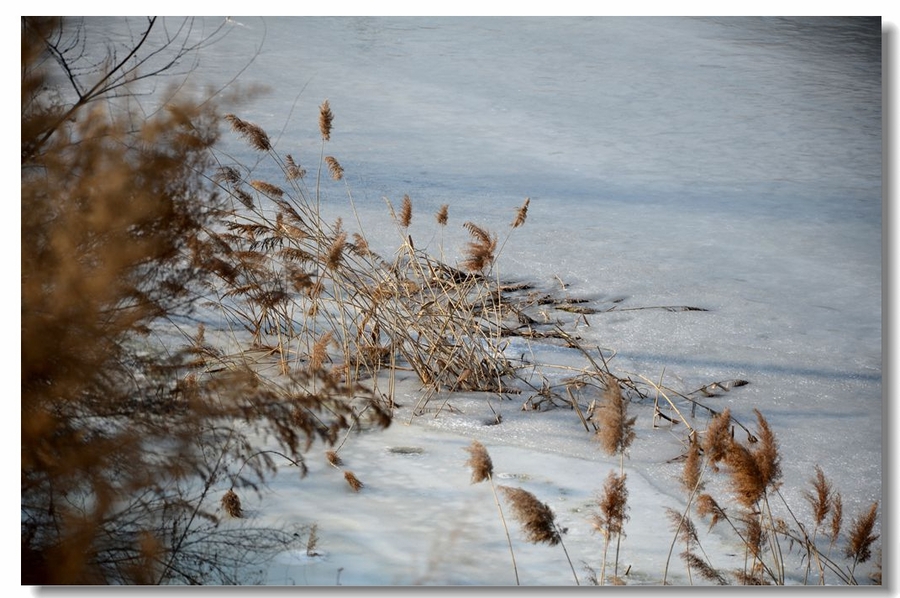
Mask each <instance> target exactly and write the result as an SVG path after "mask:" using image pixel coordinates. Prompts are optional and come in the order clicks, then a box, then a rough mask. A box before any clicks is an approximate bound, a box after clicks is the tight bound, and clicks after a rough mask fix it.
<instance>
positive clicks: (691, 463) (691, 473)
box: [681, 434, 705, 494]
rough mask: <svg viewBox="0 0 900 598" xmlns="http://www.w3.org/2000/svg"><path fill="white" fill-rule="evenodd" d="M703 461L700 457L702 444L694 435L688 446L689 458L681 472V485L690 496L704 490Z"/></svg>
mask: <svg viewBox="0 0 900 598" xmlns="http://www.w3.org/2000/svg"><path fill="white" fill-rule="evenodd" d="M702 461H703V460H702V459H701V457H700V444H699V443H698V442H697V437H696V435H694V434H692V435H691V438H690V445H689V446H688V452H687V458H686V459H685V460H684V468H683V469H682V472H681V485H682V486H683V487H684V489H685V490H687V492H688V494H693V493H694V492H699V491H700V490H703V488H704V486H705V484H704V483H703V482H702V480H701V472H702Z"/></svg>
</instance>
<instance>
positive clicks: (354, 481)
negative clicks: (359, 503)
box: [344, 471, 363, 492]
mask: <svg viewBox="0 0 900 598" xmlns="http://www.w3.org/2000/svg"><path fill="white" fill-rule="evenodd" d="M344 479H345V480H347V484H349V485H350V489H351V490H353V491H354V492H359V491H360V490H361V489H362V487H363V483H362V482H360V481H359V478H357V477H356V476H355V475H353V472H352V471H345V472H344Z"/></svg>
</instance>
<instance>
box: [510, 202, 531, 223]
mask: <svg viewBox="0 0 900 598" xmlns="http://www.w3.org/2000/svg"><path fill="white" fill-rule="evenodd" d="M529 203H531V199H530V198H528V197H526V198H525V203H523V204H522V206H521V207H520V208H519V209H518V210H517V211H516V218H515V220H513V223H512V227H513V228H519V227H520V226H522V225H523V224H525V219H526V218H527V217H528V204H529Z"/></svg>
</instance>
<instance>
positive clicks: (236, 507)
mask: <svg viewBox="0 0 900 598" xmlns="http://www.w3.org/2000/svg"><path fill="white" fill-rule="evenodd" d="M222 508H223V509H225V512H226V513H228V515H229V516H231V517H235V518H238V519H239V518H241V517H243V516H244V511H243V509H242V508H241V499H240V498H239V497H238V495H237V494H236V493H235V492H234V490H232V489H229V490H228V492H226V493H225V494H224V495H223V496H222Z"/></svg>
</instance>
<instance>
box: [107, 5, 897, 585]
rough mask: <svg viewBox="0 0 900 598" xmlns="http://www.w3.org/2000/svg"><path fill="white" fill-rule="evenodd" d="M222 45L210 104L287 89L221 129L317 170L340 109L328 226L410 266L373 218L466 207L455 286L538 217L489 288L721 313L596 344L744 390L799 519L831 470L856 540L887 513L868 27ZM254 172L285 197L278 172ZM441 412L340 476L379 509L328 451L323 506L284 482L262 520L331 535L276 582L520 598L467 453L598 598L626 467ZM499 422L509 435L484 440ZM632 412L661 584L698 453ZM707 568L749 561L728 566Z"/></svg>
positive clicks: (376, 24) (382, 442) (582, 445)
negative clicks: (479, 452)
mask: <svg viewBox="0 0 900 598" xmlns="http://www.w3.org/2000/svg"><path fill="white" fill-rule="evenodd" d="M220 21H221V19H216V18H212V17H208V18H206V19H205V21H204V26H205V27H209V28H212V27H214V26H217V25H218V24H219V23H220ZM108 25H109V24H108V23H106V22H97V26H100V27H107V26H108ZM229 26H230V27H231V28H232V29H231V31H230V32H229V33H228V35H227V36H226V37H225V38H224V39H223V40H222V41H220V42H219V43H218V44H216V45H215V46H214V47H213V48H212V51H208V52H205V53H204V54H202V55H201V60H200V63H199V65H198V68H197V69H196V71H195V73H194V78H195V80H196V81H198V82H203V83H213V84H219V85H224V84H226V83H228V82H229V81H231V79H232V78H233V77H234V76H235V75H236V74H237V73H238V71H240V69H242V68H243V67H244V66H245V65H247V63H248V62H249V61H250V60H251V58H252V62H250V64H249V66H248V67H247V68H246V70H243V71H242V72H241V73H240V77H239V78H238V79H237V81H238V83H239V84H240V85H243V86H247V87H250V86H254V85H263V86H266V87H267V88H268V91H267V92H266V93H264V94H261V95H259V96H256V97H253V98H252V99H247V100H244V101H241V102H239V103H238V105H237V106H235V107H233V108H232V109H231V110H232V111H233V112H235V113H237V114H238V115H239V116H240V117H241V118H243V119H245V120H248V121H252V122H254V123H257V124H259V125H260V126H262V127H263V128H264V129H266V130H267V131H268V133H269V135H270V137H272V139H273V140H276V149H277V150H278V151H279V152H281V153H283V154H284V153H291V154H293V155H294V156H295V157H299V159H301V160H306V161H307V162H308V163H315V162H316V161H317V160H318V155H319V154H318V152H319V148H320V141H319V137H318V129H317V127H316V122H317V117H318V107H319V105H320V103H321V102H322V101H323V100H324V99H326V98H327V99H328V100H329V103H330V105H331V108H332V110H333V111H334V114H335V120H334V131H333V134H332V141H331V142H330V143H329V146H328V152H329V153H330V154H332V155H334V156H336V157H338V159H339V160H340V162H341V164H342V166H343V168H344V170H345V179H344V181H341V182H334V181H328V182H327V183H323V185H325V187H324V191H325V193H326V195H327V197H328V198H329V199H328V201H327V203H326V205H325V206H324V210H325V211H326V212H328V213H333V214H335V215H339V214H343V215H344V220H345V222H346V223H347V225H348V228H351V223H355V220H354V219H352V218H351V213H350V212H349V202H348V200H347V198H348V190H349V192H350V193H351V194H352V197H353V200H354V205H355V207H356V209H357V210H358V212H359V214H360V218H361V220H362V222H363V223H364V225H365V232H366V234H367V235H368V236H369V237H370V239H371V242H372V243H373V244H375V245H376V247H378V246H379V245H380V247H381V248H383V249H384V250H385V253H388V254H390V251H391V250H390V248H391V247H395V246H396V245H397V244H398V242H399V239H398V238H397V236H396V230H395V229H394V227H393V224H392V223H391V220H390V217H389V214H388V212H387V209H386V206H385V202H384V200H383V198H384V197H388V198H389V199H390V200H391V201H392V202H394V203H395V205H396V204H397V203H398V202H399V200H400V198H402V196H403V195H404V194H408V195H409V196H410V197H411V199H412V202H413V207H414V214H415V217H414V220H413V224H412V226H411V227H410V234H411V235H412V237H413V238H414V239H416V242H417V243H416V245H417V247H421V248H425V249H429V250H435V249H436V247H437V243H438V240H437V236H436V235H437V234H438V233H437V232H436V229H437V227H436V226H435V225H434V224H433V223H434V220H433V214H434V213H435V212H436V211H437V209H438V207H439V206H440V205H442V204H445V203H446V204H449V205H450V225H448V227H447V231H446V236H445V237H444V238H443V243H444V246H445V247H447V248H448V251H450V253H448V260H449V261H451V262H452V261H453V260H454V259H458V258H459V254H458V253H457V254H456V255H454V254H453V253H452V251H453V249H452V248H454V247H457V248H458V247H460V246H461V245H462V244H463V243H464V242H465V240H466V232H465V230H464V229H463V228H462V226H461V225H462V223H463V222H464V221H466V220H471V221H473V222H476V223H478V224H479V225H483V226H485V227H487V228H489V229H495V230H500V229H502V228H503V227H506V226H507V225H508V223H509V221H510V220H511V219H512V216H513V215H514V213H515V210H516V208H518V207H519V205H521V203H522V201H523V199H524V198H525V197H530V198H531V204H530V208H529V212H528V221H527V223H526V224H525V226H524V227H522V228H521V229H520V230H516V231H514V234H513V235H512V236H511V237H510V239H509V241H508V242H507V244H506V245H505V247H504V249H503V253H502V255H501V256H500V259H499V261H498V263H497V265H496V269H497V272H499V274H500V276H501V277H503V278H505V279H510V280H522V281H530V282H534V283H536V284H538V285H544V286H546V287H548V288H549V287H553V286H554V285H556V286H558V285H559V284H560V283H563V284H565V285H566V292H568V293H570V294H571V295H573V296H576V297H581V298H587V299H590V300H592V301H593V302H594V304H596V305H599V306H609V305H614V304H615V305H620V306H622V307H646V306H666V305H682V306H695V307H699V308H703V309H704V310H707V311H689V312H669V311H664V310H634V311H625V310H615V311H611V312H606V313H598V314H593V315H588V316H586V317H585V320H584V322H583V323H582V325H581V326H580V327H579V329H578V332H579V334H581V335H582V337H583V338H584V339H585V345H586V346H597V347H601V348H603V350H604V352H605V354H606V355H609V356H612V355H614V357H612V360H611V362H610V367H611V369H612V370H614V371H615V372H618V373H621V374H623V375H627V374H631V375H634V376H635V377H636V376H639V375H642V376H646V377H647V378H649V379H652V380H654V381H657V382H659V381H663V382H664V383H665V384H666V385H668V386H670V387H673V388H677V389H680V390H681V391H682V392H685V393H687V392H690V391H693V390H695V389H697V388H699V387H701V386H703V385H705V384H708V383H711V382H715V381H720V380H732V379H743V380H747V381H749V382H750V384H749V385H747V386H742V387H740V388H735V389H733V390H732V391H731V392H729V393H725V394H723V395H722V396H719V397H716V398H711V399H709V404H710V406H711V407H714V408H715V409H723V408H725V407H728V408H730V409H731V411H732V414H733V415H734V416H735V417H736V418H738V419H739V420H741V421H744V422H747V423H753V422H754V421H755V419H754V416H753V409H759V410H760V411H761V412H762V413H763V414H764V415H765V417H766V418H767V419H768V421H769V423H770V425H771V426H772V427H773V430H774V432H775V434H776V435H777V437H778V439H779V442H780V445H781V448H782V454H783V455H784V460H783V461H784V462H783V469H784V478H785V482H786V483H785V485H784V488H783V489H782V492H783V494H784V495H785V498H786V500H787V501H788V502H789V503H790V504H792V505H796V508H797V509H798V510H799V511H802V512H803V513H806V512H807V510H808V505H807V504H806V502H805V500H804V498H803V493H804V492H805V491H807V490H808V489H809V487H808V485H807V481H808V480H809V479H810V478H812V476H813V475H814V466H815V465H816V464H818V465H820V466H821V467H822V468H823V470H824V471H825V473H826V474H827V475H828V476H829V477H830V478H832V479H833V481H834V484H835V487H836V489H839V490H840V492H841V493H842V495H843V498H844V505H845V512H846V513H848V514H852V515H855V514H856V513H857V512H859V511H860V510H861V509H863V508H866V507H868V505H870V504H871V503H872V502H873V501H879V504H880V505H882V504H883V503H882V502H881V501H882V490H883V486H882V480H883V467H882V441H883V425H885V423H884V422H885V420H884V418H883V414H884V409H883V404H882V401H883V395H882V307H883V306H882V253H881V249H882V178H881V172H882V155H881V151H882V137H881V131H882V122H881V114H882V106H881V27H880V22H879V21H878V20H874V21H871V20H860V19H818V18H814V19H786V18H760V19H757V18H753V19H745V18H583V19H575V18H478V19H465V18H350V17H341V18H277V19H276V18H249V17H248V18H243V17H241V18H238V17H235V18H234V19H233V20H232V21H231V22H230V23H229ZM257 51H258V55H255V54H256V53H257ZM254 55H255V58H253V57H254ZM226 144H227V145H228V146H229V148H230V150H231V151H232V152H233V153H234V154H235V156H236V157H237V159H238V160H239V161H243V162H244V163H247V162H246V161H247V160H251V159H255V158H251V157H250V156H249V152H247V151H246V150H244V149H243V148H242V144H241V143H240V142H238V141H237V140H234V139H229V136H228V135H226ZM241 152H244V153H241ZM255 174H257V175H258V176H259V177H260V178H264V177H266V176H272V177H273V178H274V177H275V176H277V175H276V174H275V171H274V170H273V169H272V166H271V165H269V164H267V163H265V162H263V163H260V165H259V166H258V169H257V173H255ZM523 350H524V349H523ZM533 350H534V351H535V352H536V353H538V354H540V355H542V356H544V357H546V358H547V359H550V360H553V359H560V360H562V361H565V360H566V359H569V358H570V357H569V356H567V355H565V354H564V353H565V352H564V351H563V350H561V349H554V348H549V349H548V348H541V347H537V348H536V349H533ZM418 392H419V391H418V388H417V385H416V384H415V382H414V381H413V380H406V381H401V384H400V386H399V390H398V393H399V394H400V396H399V397H398V400H399V402H400V403H401V404H404V405H406V407H407V409H408V408H410V407H412V405H414V404H415V403H416V401H417V393H418ZM449 403H450V404H451V405H453V406H454V407H455V409H454V410H452V411H451V410H444V411H442V412H441V413H440V414H438V415H437V416H432V415H428V416H420V417H411V416H410V414H409V412H408V411H403V410H401V411H400V412H398V414H397V418H396V420H395V423H394V425H392V426H391V428H389V429H388V430H387V431H385V432H383V433H371V434H362V435H359V436H357V435H352V436H350V437H349V438H348V440H347V442H346V444H345V446H344V447H343V449H342V455H343V458H344V460H345V461H346V462H347V463H348V467H350V468H351V469H353V470H354V471H355V472H356V474H357V475H358V476H359V477H360V478H361V479H362V480H363V481H364V482H365V483H366V488H365V489H364V490H363V492H361V493H359V494H353V493H351V492H349V490H348V489H347V486H346V483H345V482H344V480H343V479H342V478H340V476H339V475H337V474H336V473H335V472H334V471H333V470H331V469H330V468H329V467H328V466H327V464H325V462H324V459H322V458H320V456H319V455H320V453H321V450H324V449H322V448H321V447H316V448H315V449H314V451H313V452H312V453H311V455H310V467H311V469H312V471H311V474H310V476H309V477H308V478H306V479H303V480H299V479H297V477H296V476H295V475H292V472H291V471H290V470H289V469H288V468H286V470H285V471H284V472H283V473H281V474H279V476H278V477H277V478H276V479H275V480H273V482H272V485H271V492H270V493H268V494H266V495H264V496H263V497H262V500H261V502H260V503H259V505H258V507H256V508H257V511H256V512H257V513H258V516H259V517H260V518H261V519H262V520H263V521H267V522H291V523H297V522H299V523H305V524H311V523H316V525H317V529H318V534H319V536H320V538H321V542H320V546H321V555H320V556H317V557H307V556H306V555H305V554H302V555H301V554H296V555H294V554H284V555H281V556H280V557H279V558H277V559H275V560H274V561H273V562H272V563H271V565H272V566H271V569H270V570H267V571H264V572H261V573H260V576H259V578H258V580H259V581H261V582H264V583H272V584H287V585H292V584H315V585H332V584H336V583H341V584H347V585H351V584H355V585H380V584H398V585H406V584H414V583H433V584H478V585H481V584H486V585H493V584H511V583H514V578H513V577H512V570H511V567H510V564H509V560H508V559H509V554H508V548H507V546H506V542H505V537H504V535H503V530H502V527H500V524H499V520H498V517H497V512H496V507H495V505H494V504H493V497H492V495H491V493H490V490H489V488H488V487H486V486H485V485H484V484H480V485H470V484H469V477H470V472H469V471H468V469H467V468H466V467H465V461H466V458H467V454H466V453H465V452H464V451H463V450H462V449H463V448H464V447H465V446H467V445H468V444H469V442H470V441H471V440H472V439H478V440H480V441H481V442H483V443H484V444H485V446H486V447H487V448H488V450H489V451H490V453H491V456H492V457H493V459H494V463H495V467H496V468H497V472H498V478H499V479H498V481H499V482H500V483H517V484H520V485H521V486H522V487H524V488H526V489H528V490H529V491H532V492H533V493H534V494H535V495H536V496H538V497H539V498H541V499H542V500H544V501H546V502H547V503H548V504H549V505H550V506H551V507H552V508H553V509H554V511H555V512H556V513H557V516H558V517H559V519H560V520H561V521H562V522H563V523H564V525H566V526H567V527H568V528H569V530H570V531H569V533H568V534H567V535H566V539H565V541H566V547H567V549H568V551H569V553H570V555H571V556H572V560H573V561H574V563H575V567H576V569H577V570H578V571H579V576H580V577H581V581H582V582H584V569H583V567H582V564H583V563H587V564H589V565H590V566H592V567H595V568H599V558H600V554H601V553H600V550H601V548H602V539H601V538H600V537H599V536H598V535H596V534H591V533H590V527H589V524H588V523H587V519H588V518H589V511H590V505H589V503H590V501H591V500H592V498H593V497H594V496H595V494H596V493H597V492H598V491H599V490H600V488H601V487H602V484H603V481H604V479H605V477H606V474H607V472H608V471H610V470H611V469H613V468H616V467H617V466H618V462H617V460H616V459H613V458H609V457H606V456H604V455H603V454H602V453H601V452H600V451H599V450H597V448H596V445H595V444H594V443H592V441H591V440H590V438H589V436H587V435H586V434H585V431H584V428H583V427H582V426H581V423H580V422H579V421H578V419H577V417H576V416H575V414H574V413H573V412H571V411H567V410H555V411H552V412H546V413H538V412H525V411H522V410H521V406H522V403H521V400H518V399H516V398H513V399H509V400H504V401H500V400H498V399H497V398H496V397H491V398H487V399H486V398H484V397H473V396H461V397H458V398H451V399H450V400H449ZM495 412H499V413H502V415H503V423H502V424H500V425H497V426H485V425H483V421H484V419H485V418H486V417H489V416H492V414H493V413H495ZM632 413H633V414H634V415H637V416H638V420H637V434H638V436H637V439H636V441H635V443H634V445H633V448H632V450H631V454H630V458H628V459H626V461H625V470H626V472H627V473H628V476H629V477H628V483H629V490H630V495H629V505H630V508H631V511H630V515H631V519H630V521H629V522H628V524H627V526H626V533H627V538H626V539H625V540H624V541H623V543H622V555H621V557H620V562H621V563H624V564H627V565H629V566H630V567H631V569H630V573H629V576H628V577H626V580H627V581H628V583H633V584H641V583H645V584H654V583H660V581H661V579H662V574H663V568H664V566H665V561H666V556H667V553H668V550H669V540H670V538H671V535H670V533H669V532H668V531H667V530H668V527H667V521H666V519H665V514H664V511H665V508H666V507H672V508H675V509H679V508H681V507H683V504H684V496H683V493H682V492H680V490H679V489H678V483H677V479H676V478H677V476H678V473H679V471H680V464H679V463H673V462H670V460H671V459H674V458H676V457H677V456H678V455H679V454H681V452H682V449H683V446H682V442H681V441H682V440H683V434H682V432H683V430H680V429H678V428H672V429H669V428H666V427H662V428H656V429H654V427H653V425H652V421H651V420H652V408H651V406H650V405H634V407H633V411H632ZM697 424H698V426H699V427H700V428H701V429H702V428H704V427H705V420H704V419H703V417H702V416H701V415H699V414H698V416H697ZM397 447H401V448H402V447H413V448H415V449H416V450H415V451H407V452H404V451H402V450H401V451H397V450H392V449H396V448H397ZM504 476H505V477H504ZM249 508H250V510H251V512H253V511H252V509H253V507H249ZM882 513H883V509H882V507H879V515H880V516H881V514H882ZM879 526H880V520H879ZM511 531H513V541H514V543H515V546H516V550H517V553H516V554H517V559H518V561H519V570H520V574H521V576H522V580H521V581H522V583H523V584H531V585H556V584H560V585H563V584H571V583H573V579H572V572H571V570H570V569H569V567H568V564H567V563H566V561H565V558H564V555H563V554H562V552H561V551H559V550H558V549H557V548H550V547H546V546H532V545H529V544H527V543H526V542H524V540H522V538H521V536H520V535H517V534H518V532H517V530H511ZM876 531H878V532H879V533H880V531H881V530H880V527H879V529H878V530H876ZM709 542H710V547H712V550H713V552H714V553H716V554H721V555H727V554H732V553H733V548H734V547H729V546H727V545H726V544H723V543H724V542H726V540H724V539H722V538H718V537H715V536H714V537H711V538H710V540H709ZM716 548H718V550H716ZM723 558H726V557H724V556H723ZM675 560H676V561H677V559H675ZM672 568H673V570H674V572H672V573H670V581H673V580H674V582H675V583H687V579H686V577H685V576H684V567H683V565H681V564H679V563H673V566H672ZM673 576H674V577H673ZM861 577H863V578H864V577H865V576H864V575H863V576H861ZM794 581H796V580H794ZM863 581H865V580H863Z"/></svg>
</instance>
